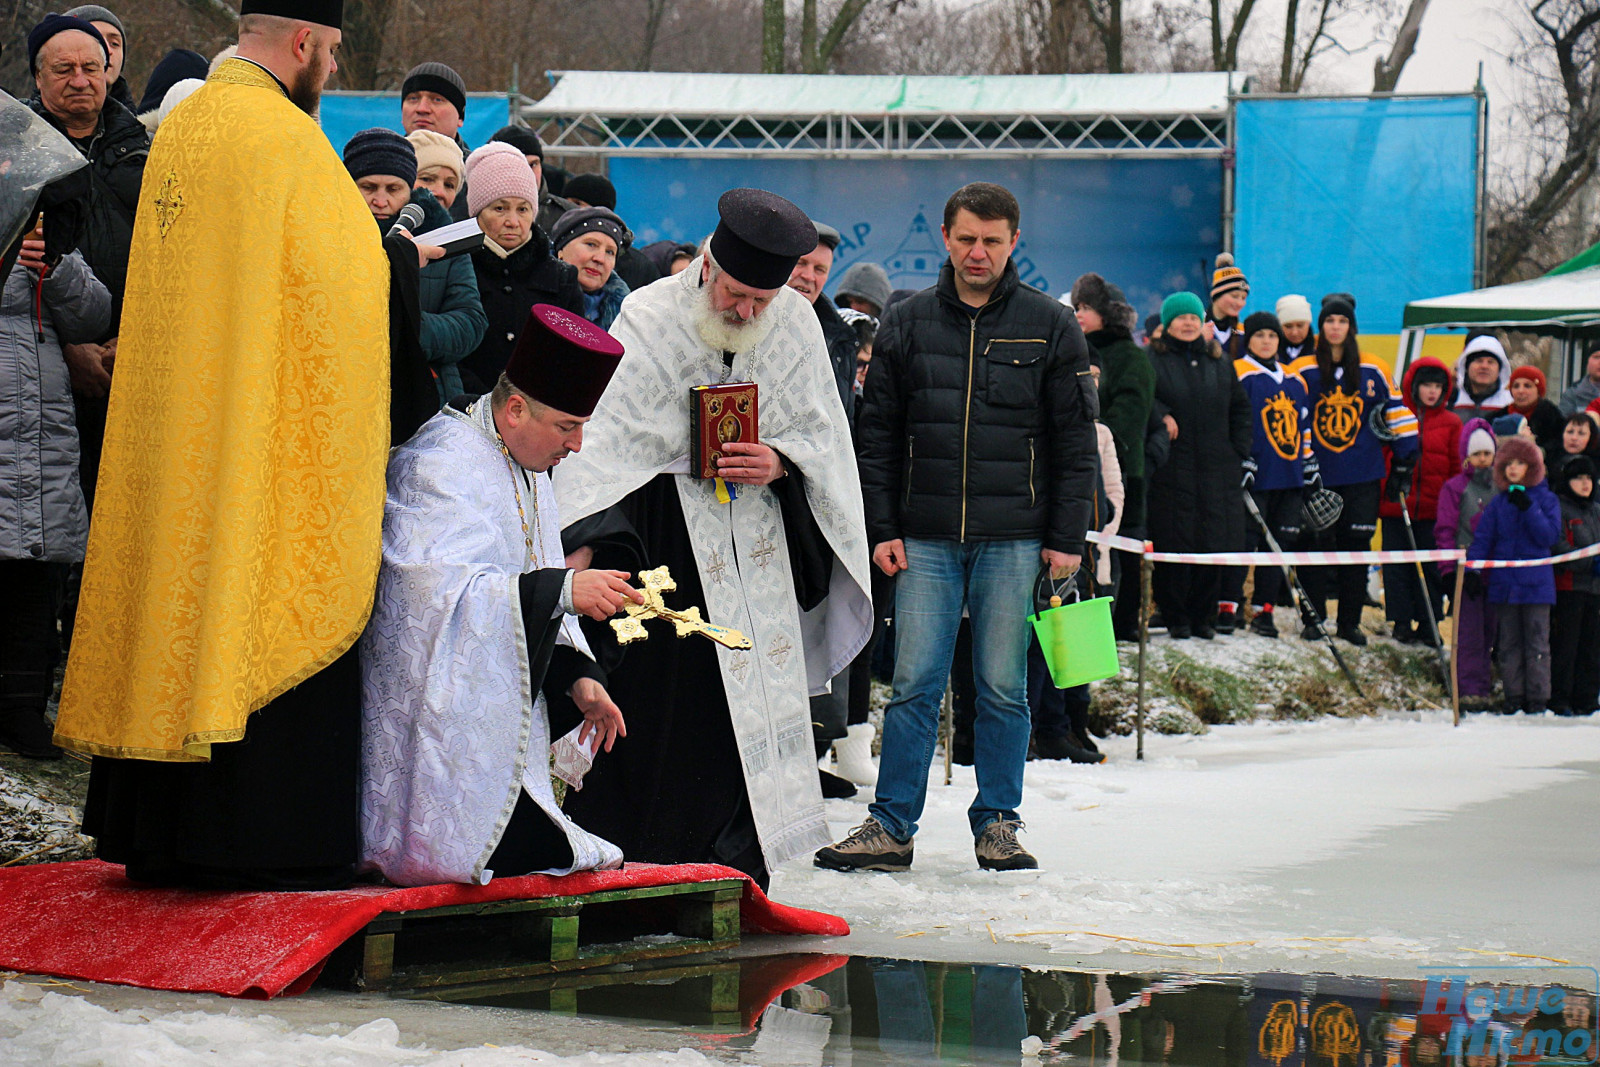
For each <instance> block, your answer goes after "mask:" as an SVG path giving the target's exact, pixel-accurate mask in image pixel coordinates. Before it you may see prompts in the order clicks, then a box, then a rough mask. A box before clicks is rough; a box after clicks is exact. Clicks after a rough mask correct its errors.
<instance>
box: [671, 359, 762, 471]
mask: <svg viewBox="0 0 1600 1067" xmlns="http://www.w3.org/2000/svg"><path fill="white" fill-rule="evenodd" d="M760 439H761V436H760V433H759V423H758V422H757V421H756V383H755V382H725V383H723V384H721V385H697V386H694V387H693V388H692V389H690V390H689V473H690V474H692V475H694V476H695V477H696V478H715V477H716V476H717V460H718V459H720V458H721V456H722V446H723V445H724V444H726V443H727V442H729V441H749V442H752V443H754V442H756V441H759V440H760Z"/></svg>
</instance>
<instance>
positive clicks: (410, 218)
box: [384, 204, 424, 237]
mask: <svg viewBox="0 0 1600 1067" xmlns="http://www.w3.org/2000/svg"><path fill="white" fill-rule="evenodd" d="M423 218H424V216H423V214H422V207H421V206H420V205H418V204H407V205H406V206H405V207H403V208H401V209H400V214H398V215H396V216H395V217H394V225H393V226H390V227H389V232H388V233H386V234H384V236H385V237H396V236H398V235H399V234H400V232H401V231H402V230H404V231H408V232H410V233H415V232H416V229H417V227H418V226H421V225H422V220H423Z"/></svg>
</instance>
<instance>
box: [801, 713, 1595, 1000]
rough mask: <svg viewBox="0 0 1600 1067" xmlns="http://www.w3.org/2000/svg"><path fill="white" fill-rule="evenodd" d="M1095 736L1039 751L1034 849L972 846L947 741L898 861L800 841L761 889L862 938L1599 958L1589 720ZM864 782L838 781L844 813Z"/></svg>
mask: <svg viewBox="0 0 1600 1067" xmlns="http://www.w3.org/2000/svg"><path fill="white" fill-rule="evenodd" d="M1101 747H1102V748H1103V749H1104V750H1106V751H1107V752H1108V754H1109V756H1110V760H1109V762H1108V763H1106V764H1102V765H1099V766H1074V765H1072V764H1068V763H1057V762H1051V761H1041V762H1033V763H1030V764H1029V765H1028V769H1027V774H1026V779H1025V782H1026V784H1025V790H1024V800H1023V806H1022V811H1021V814H1022V816H1023V818H1024V820H1025V821H1026V823H1027V829H1026V831H1025V832H1024V834H1023V841H1024V843H1025V844H1026V845H1027V846H1028V847H1029V848H1030V849H1031V850H1032V851H1033V852H1034V853H1035V855H1037V856H1038V858H1039V861H1040V865H1041V870H1040V871H1038V872H1015V873H1009V874H996V873H991V872H983V871H979V870H977V868H976V864H975V862H974V859H973V854H972V847H971V841H972V839H971V835H970V831H969V830H968V828H967V821H966V810H965V809H966V807H967V805H968V803H970V801H971V799H972V797H973V795H974V792H975V784H974V777H973V772H972V768H970V767H957V768H956V769H955V780H954V784H953V785H951V786H949V787H946V786H945V785H944V784H943V767H942V764H941V765H937V766H935V767H934V768H933V770H932V772H931V774H930V785H929V790H928V805H927V810H926V811H925V813H924V815H923V818H922V820H921V824H920V826H921V829H920V832H919V833H918V836H917V842H916V847H917V852H916V860H915V863H914V866H913V869H912V870H911V871H910V872H908V873H901V874H872V873H854V874H840V873H836V872H831V871H821V870H816V869H814V868H812V867H809V866H807V865H805V864H804V863H796V864H793V865H790V866H788V867H786V868H784V869H783V870H781V871H779V872H778V873H777V874H776V876H775V877H774V878H773V884H772V894H773V896H774V897H775V898H776V899H778V900H782V901H784V902H786V903H790V904H797V905H801V906H805V907H812V908H821V909H826V910H830V911H835V912H838V913H840V914H842V915H844V916H845V917H846V918H847V919H849V920H850V922H851V924H852V927H853V933H852V935H851V936H850V937H849V938H843V939H835V940H832V941H830V942H829V943H828V948H829V950H830V951H844V952H854V953H857V954H868V955H899V956H913V957H918V958H927V959H943V960H952V961H954V960H986V961H992V960H1005V959H1008V960H1010V961H1012V962H1021V963H1034V964H1043V965H1051V964H1053V965H1056V966H1066V965H1070V964H1071V963H1072V962H1074V961H1075V960H1082V961H1085V962H1088V963H1090V964H1091V965H1093V966H1113V965H1115V966H1120V967H1128V966H1137V967H1140V968H1141V969H1153V968H1160V967H1171V966H1187V967H1192V968H1198V969H1212V970H1215V969H1219V968H1228V969H1232V968H1236V967H1241V966H1244V965H1255V966H1277V967H1284V968H1287V969H1291V970H1310V969H1315V970H1339V971H1342V972H1344V973H1367V974H1371V973H1375V972H1377V971H1389V972H1393V973H1396V974H1414V973H1415V965H1416V963H1417V962H1419V961H1426V962H1429V963H1443V962H1457V963H1459V962H1469V961H1470V962H1479V963H1483V962H1491V960H1490V956H1491V955H1493V956H1497V957H1499V956H1506V957H1508V958H1521V957H1520V956H1518V955H1516V954H1527V955H1531V956H1544V957H1554V958H1560V959H1574V958H1575V959H1576V960H1577V962H1582V963H1593V962H1595V961H1597V960H1600V931H1597V930H1595V928H1594V926H1595V924H1594V923H1592V922H1590V921H1589V920H1587V919H1584V920H1582V921H1576V925H1575V920H1574V918H1573V917H1572V916H1571V915H1569V914H1566V913H1567V912H1569V911H1573V910H1580V911H1582V912H1585V913H1592V912H1593V910H1594V909H1593V908H1592V906H1586V905H1587V904H1588V902H1589V901H1590V900H1591V899H1592V887H1593V885H1594V884H1595V883H1594V882H1593V881H1592V880H1587V881H1586V880H1585V879H1592V876H1593V874H1594V873H1595V870H1596V867H1595V865H1596V859H1595V857H1596V854H1597V851H1600V850H1597V848H1596V846H1597V845H1600V839H1597V837H1596V831H1595V826H1596V820H1595V818H1594V816H1595V815H1596V814H1597V813H1600V803H1597V802H1600V722H1595V721H1592V720H1590V719H1557V718H1555V717H1553V716H1547V717H1540V718H1529V717H1522V716H1516V717H1501V716H1494V715H1491V716H1469V717H1467V718H1466V719H1465V720H1464V721H1463V723H1462V725H1461V726H1460V727H1459V728H1452V727H1451V725H1450V720H1449V718H1448V716H1441V715H1438V714H1432V713H1425V714H1420V715H1416V714H1413V715H1408V716H1393V717H1380V718H1370V719H1368V718H1362V719H1335V718H1326V719H1321V720H1318V721H1315V722H1311V723H1303V722H1302V723H1283V722H1258V723H1253V724H1244V725H1231V726H1222V727H1214V728H1213V729H1212V730H1211V731H1210V732H1209V733H1208V734H1205V735H1203V736H1156V735H1147V736H1146V739H1145V752H1146V757H1147V758H1146V760H1145V761H1144V762H1142V763H1139V762H1135V761H1134V759H1133V755H1134V751H1133V739H1132V738H1111V739H1110V740H1109V741H1106V742H1102V743H1101ZM1585 764H1587V766H1585ZM867 792H868V791H865V790H864V791H863V793H862V795H861V796H860V797H858V798H857V799H855V800H849V801H830V802H829V808H828V815H829V821H830V824H831V825H832V827H833V829H834V830H836V831H837V832H838V833H839V835H840V836H842V834H843V833H844V832H845V831H846V830H848V829H849V827H851V826H852V825H854V824H855V823H857V822H859V821H860V820H861V819H862V818H863V817H864V816H865V813H866V808H865V800H866V794H867ZM1490 842H1494V843H1493V844H1492V845H1491V843H1490ZM1530 874H1533V875H1535V877H1533V878H1530V877H1529V875H1530ZM1436 883H1437V884H1436ZM1569 883H1570V884H1569ZM1585 885H1586V886H1587V887H1588V888H1587V890H1585V889H1584V886H1585ZM1530 893H1531V894H1535V895H1536V896H1537V895H1538V894H1541V893H1543V894H1545V895H1546V896H1547V897H1548V898H1549V899H1548V900H1544V901H1543V902H1540V901H1530V899H1529V894H1530ZM1580 893H1581V894H1582V895H1581V896H1576V894H1580ZM1569 897H1570V899H1569ZM1541 900H1542V898H1541ZM1563 901H1565V902H1566V906H1565V907H1562V906H1561V905H1562V903H1563ZM1541 912H1549V914H1546V915H1543V916H1542V917H1541V914H1540V913H1541ZM1512 935H1514V938H1513V936H1512ZM1179 961H1182V963H1180V962H1179ZM1501 962H1504V960H1501Z"/></svg>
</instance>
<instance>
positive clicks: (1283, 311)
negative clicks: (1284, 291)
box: [1275, 293, 1317, 366]
mask: <svg viewBox="0 0 1600 1067" xmlns="http://www.w3.org/2000/svg"><path fill="white" fill-rule="evenodd" d="M1275 310H1276V311H1277V313H1278V325H1279V326H1282V327H1283V342H1284V349H1283V356H1282V358H1281V359H1280V360H1279V362H1281V363H1283V364H1284V365H1285V366H1287V365H1288V364H1290V363H1293V362H1294V361H1295V360H1297V359H1299V358H1300V357H1301V356H1303V355H1306V354H1307V353H1309V352H1313V351H1315V350H1316V347H1317V339H1316V338H1315V337H1313V336H1312V335H1311V301H1309V300H1307V299H1306V298H1305V297H1303V296H1301V295H1300V294H1299V293H1290V294H1289V295H1288V296H1280V297H1278V305H1277V308H1276V309H1275Z"/></svg>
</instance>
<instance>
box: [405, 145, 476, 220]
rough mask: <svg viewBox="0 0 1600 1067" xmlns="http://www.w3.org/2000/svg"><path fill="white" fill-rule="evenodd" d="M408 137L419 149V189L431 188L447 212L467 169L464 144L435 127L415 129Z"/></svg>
mask: <svg viewBox="0 0 1600 1067" xmlns="http://www.w3.org/2000/svg"><path fill="white" fill-rule="evenodd" d="M406 140H408V141H410V142H411V147H412V148H415V149H416V150H417V188H418V189H426V190H428V192H430V193H432V194H433V198H434V199H435V200H437V201H439V203H441V204H443V205H444V207H445V210H446V211H448V210H450V208H452V207H454V206H455V202H456V196H457V195H458V194H459V193H460V192H461V181H462V172H463V171H464V170H465V169H466V163H465V161H464V160H463V159H462V157H461V146H460V145H458V144H456V142H455V140H454V139H453V138H450V137H446V136H445V135H444V134H442V133H435V132H434V131H432V130H412V131H411V132H410V133H408V134H406Z"/></svg>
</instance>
